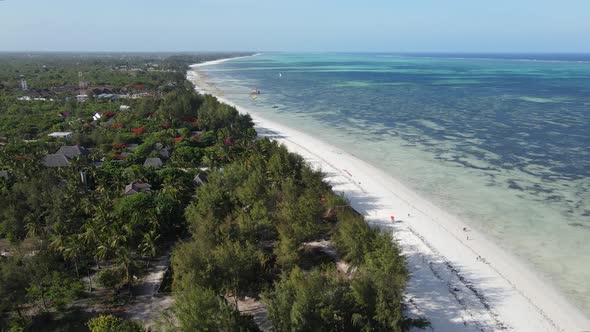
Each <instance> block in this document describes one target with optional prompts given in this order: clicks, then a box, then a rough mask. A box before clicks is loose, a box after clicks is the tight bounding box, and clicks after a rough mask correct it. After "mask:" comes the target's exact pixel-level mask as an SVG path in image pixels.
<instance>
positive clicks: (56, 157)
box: [41, 154, 70, 168]
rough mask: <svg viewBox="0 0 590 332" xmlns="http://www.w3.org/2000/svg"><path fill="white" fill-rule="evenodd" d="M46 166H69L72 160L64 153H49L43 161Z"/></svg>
mask: <svg viewBox="0 0 590 332" xmlns="http://www.w3.org/2000/svg"><path fill="white" fill-rule="evenodd" d="M41 162H42V163H43V166H45V167H50V168H54V167H68V166H70V161H69V160H68V158H66V156H64V155H63V154H48V155H46V156H45V157H43V160H42V161H41Z"/></svg>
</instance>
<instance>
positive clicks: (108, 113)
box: [102, 111, 115, 118]
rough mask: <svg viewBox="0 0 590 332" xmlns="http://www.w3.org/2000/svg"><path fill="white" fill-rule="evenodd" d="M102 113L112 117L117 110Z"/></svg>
mask: <svg viewBox="0 0 590 332" xmlns="http://www.w3.org/2000/svg"><path fill="white" fill-rule="evenodd" d="M102 115H104V116H106V117H107V118H110V117H112V116H114V115H115V112H113V111H106V112H104V113H102Z"/></svg>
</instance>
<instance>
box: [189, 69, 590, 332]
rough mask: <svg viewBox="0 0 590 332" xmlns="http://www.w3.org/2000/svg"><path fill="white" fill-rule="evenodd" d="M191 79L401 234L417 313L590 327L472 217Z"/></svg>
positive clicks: (193, 75) (533, 327)
mask: <svg viewBox="0 0 590 332" xmlns="http://www.w3.org/2000/svg"><path fill="white" fill-rule="evenodd" d="M222 61H225V60H217V61H212V62H208V63H203V64H199V65H195V66H193V67H202V66H206V65H209V64H214V63H220V62H222ZM188 78H189V80H191V81H192V82H193V83H194V84H195V86H196V89H197V91H201V92H203V93H210V94H214V95H217V97H218V98H219V99H220V101H222V102H225V103H227V104H230V105H233V106H235V107H236V108H237V109H238V110H239V111H240V112H244V113H249V114H250V115H251V116H252V118H253V120H254V122H255V124H256V130H257V131H258V133H259V134H260V135H261V136H269V137H271V138H273V139H276V140H277V141H279V142H281V143H282V144H284V145H285V146H286V147H287V148H288V149H289V150H290V151H292V152H295V153H298V154H300V155H302V156H303V157H304V158H305V159H306V160H307V161H308V162H309V163H310V164H311V165H312V166H314V167H316V168H318V169H321V170H322V171H323V172H324V173H325V174H326V175H327V176H326V180H327V181H329V182H330V183H331V184H332V185H333V188H334V190H335V191H336V192H340V193H344V195H345V196H346V197H347V198H348V199H349V200H350V202H351V205H352V206H353V207H354V208H355V209H356V210H358V211H359V212H361V213H363V214H364V215H365V217H366V219H367V221H368V222H369V223H371V224H373V225H376V226H379V227H381V228H382V229H385V230H388V231H392V232H393V234H394V238H395V239H396V240H397V241H398V242H399V244H400V246H401V248H402V250H403V253H404V255H405V256H406V258H407V263H408V269H409V271H410V274H411V277H410V281H409V284H408V289H407V295H406V303H407V306H408V309H409V312H410V315H416V316H418V315H419V316H425V317H426V318H428V319H429V320H430V321H431V323H432V330H434V331H499V330H507V331H535V332H537V331H589V330H590V321H589V320H588V319H587V318H586V317H585V316H584V315H583V314H582V313H581V312H580V311H579V310H578V309H577V308H576V307H575V306H573V305H572V304H570V303H569V302H568V301H567V299H565V298H564V297H563V296H562V295H561V294H560V293H559V292H558V291H557V290H556V289H554V288H553V287H552V286H551V285H549V284H548V283H547V282H545V281H544V280H542V279H541V278H540V277H538V276H537V274H536V273H535V272H534V271H532V270H530V269H529V268H528V267H527V266H526V264H524V263H523V262H520V261H519V260H518V259H517V258H515V257H513V256H512V255H510V254H508V253H507V252H505V251H503V250H502V249H500V248H499V247H498V246H496V245H495V244H494V243H492V242H491V241H490V240H488V239H486V237H485V236H484V235H483V234H481V233H479V232H477V231H476V230H473V229H470V226H469V225H468V224H467V223H464V222H463V221H461V220H459V219H458V218H456V217H454V216H452V215H450V214H448V213H446V212H445V211H443V210H442V209H440V208H438V207H436V206H435V205H433V204H432V203H430V202H429V201H428V200H426V199H424V198H422V197H420V196H419V195H417V194H416V193H415V192H413V191H412V190H410V189H409V188H408V187H406V186H405V185H403V184H402V183H400V182H399V181H397V180H396V179H394V178H392V177H391V176H390V175H388V174H386V173H384V172H382V171H380V170H379V169H377V168H375V167H373V166H371V165H369V164H368V163H366V162H364V161H362V160H360V159H358V158H356V157H355V156H353V155H351V154H349V153H347V152H345V151H342V150H340V149H338V148H335V147H333V146H331V145H328V144H326V143H324V142H322V141H320V140H318V139H315V138H314V137H311V136H309V135H306V134H305V133H302V132H300V131H297V130H294V129H291V128H289V127H287V126H284V125H281V124H278V123H276V122H272V121H268V120H266V119H264V118H262V117H260V116H259V115H258V114H256V113H253V112H250V111H249V110H247V109H244V108H243V107H240V106H238V105H235V104H234V103H232V102H231V101H229V100H226V99H225V98H223V96H222V94H221V93H218V90H216V89H215V87H213V86H211V85H209V84H208V83H206V82H205V80H204V75H203V74H202V72H201V71H200V70H198V68H195V71H190V72H189V73H188ZM392 215H394V216H395V218H396V222H395V223H394V222H391V220H390V216H392ZM464 228H467V229H468V230H467V231H464ZM480 257H481V258H482V259H479V258H480Z"/></svg>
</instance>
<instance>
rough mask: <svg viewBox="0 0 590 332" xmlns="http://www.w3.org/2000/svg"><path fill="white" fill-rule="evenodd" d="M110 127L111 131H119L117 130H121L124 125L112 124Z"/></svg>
mask: <svg viewBox="0 0 590 332" xmlns="http://www.w3.org/2000/svg"><path fill="white" fill-rule="evenodd" d="M111 127H113V129H119V128H123V127H124V125H123V124H122V123H113V124H112V125H111Z"/></svg>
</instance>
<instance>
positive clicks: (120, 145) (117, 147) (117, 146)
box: [113, 143, 126, 150]
mask: <svg viewBox="0 0 590 332" xmlns="http://www.w3.org/2000/svg"><path fill="white" fill-rule="evenodd" d="M125 146H126V145H125V144H123V143H113V149H114V150H122V149H124V148H125Z"/></svg>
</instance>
